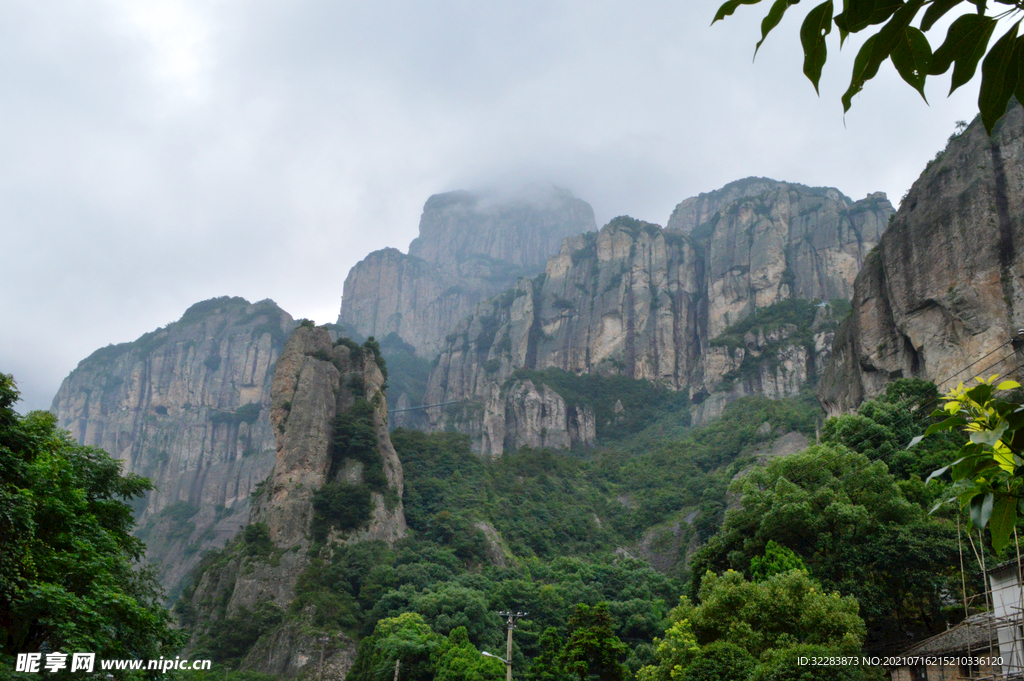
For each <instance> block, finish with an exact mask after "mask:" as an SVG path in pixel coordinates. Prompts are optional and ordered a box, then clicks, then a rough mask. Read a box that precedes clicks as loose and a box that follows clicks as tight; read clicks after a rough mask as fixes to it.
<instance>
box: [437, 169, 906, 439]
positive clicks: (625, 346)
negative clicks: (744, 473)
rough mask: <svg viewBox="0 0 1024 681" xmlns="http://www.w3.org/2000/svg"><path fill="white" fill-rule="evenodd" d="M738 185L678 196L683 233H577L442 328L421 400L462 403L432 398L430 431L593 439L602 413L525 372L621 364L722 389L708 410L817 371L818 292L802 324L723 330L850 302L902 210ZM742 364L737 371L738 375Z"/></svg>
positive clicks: (667, 381) (696, 387) (790, 189)
mask: <svg viewBox="0 0 1024 681" xmlns="http://www.w3.org/2000/svg"><path fill="white" fill-rule="evenodd" d="M734 184H737V185H742V186H741V188H740V189H737V188H736V187H735V186H733V185H729V186H727V187H726V188H724V189H722V190H720V192H718V193H716V192H712V193H711V194H707V195H702V197H701V198H700V201H699V203H700V205H699V206H696V205H695V204H694V203H693V200H690V201H691V203H689V204H687V202H684V203H683V204H680V208H677V210H676V213H675V214H674V224H675V225H676V229H662V228H660V227H658V226H657V225H653V224H649V223H644V222H640V221H638V220H634V219H632V218H625V217H623V218H616V219H615V220H613V221H612V222H610V223H609V224H608V225H606V226H605V227H604V228H602V229H601V230H600V232H598V233H596V234H593V233H591V234H584V235H580V236H575V237H570V238H568V239H566V240H565V241H564V242H563V245H562V249H561V251H560V252H559V253H558V255H556V256H553V257H552V258H550V259H549V260H548V264H547V268H546V271H545V273H544V274H543V275H540V276H538V277H536V278H535V279H533V280H532V281H530V280H520V281H519V282H518V283H517V284H516V286H515V287H513V288H512V289H510V290H508V291H506V292H505V293H502V294H501V295H499V296H496V297H494V298H492V299H490V300H488V301H486V302H483V303H481V304H480V305H479V306H478V307H477V308H476V310H475V311H474V314H473V315H472V316H470V317H468V318H466V319H464V320H462V321H461V322H460V323H459V324H458V325H457V326H455V327H454V329H453V331H452V333H450V334H449V335H448V336H447V337H446V339H445V344H444V347H443V349H442V351H441V353H440V357H439V359H438V361H437V365H436V366H435V368H434V370H433V371H432V372H431V375H430V379H429V381H428V385H427V393H426V396H425V398H424V399H425V401H426V402H427V403H431V404H436V403H442V402H452V401H457V400H463V401H464V403H463V405H460V406H458V407H457V408H454V407H448V408H446V409H441V408H437V409H432V410H430V411H429V412H428V415H429V418H430V425H431V427H432V428H435V429H442V428H448V427H456V428H458V429H459V430H462V431H464V432H468V433H470V434H471V435H472V436H473V437H474V446H475V448H476V449H477V450H478V451H481V452H484V453H488V454H491V455H497V454H500V452H501V451H502V449H503V448H510V447H515V446H517V443H526V442H533V441H536V439H537V437H536V436H537V434H538V433H541V432H543V433H545V437H546V438H548V439H550V440H551V442H564V441H575V438H573V437H570V432H571V431H573V430H575V432H576V433H577V437H578V438H579V439H580V440H582V441H585V440H587V439H588V438H589V439H592V438H593V435H594V433H593V431H591V430H589V429H588V428H587V426H585V425H584V426H582V428H581V427H580V426H579V425H578V424H586V423H589V422H590V421H592V418H591V417H588V416H587V415H586V414H585V413H580V414H575V415H572V416H570V414H571V412H570V411H568V408H567V407H566V405H565V404H564V403H560V402H559V397H558V394H557V393H554V394H548V393H546V392H545V391H544V390H543V388H542V387H541V386H538V385H536V384H532V385H531V386H526V385H525V384H523V383H522V382H521V381H520V380H519V378H518V377H517V371H519V370H522V369H527V370H544V369H560V370H563V371H566V372H571V373H574V374H588V373H598V374H601V375H621V376H626V377H628V378H632V379H637V380H646V381H651V382H653V383H656V384H659V385H663V386H667V387H669V388H671V389H673V390H686V391H688V392H689V394H690V395H691V396H693V397H694V398H695V400H697V401H703V400H704V399H705V398H708V397H711V398H713V399H712V401H711V402H710V403H708V405H709V406H708V407H707V408H703V409H701V410H698V417H699V418H710V417H712V416H716V415H717V414H718V413H720V411H721V408H722V406H724V404H725V402H727V401H729V400H731V399H735V398H736V397H739V396H742V395H744V394H751V393H758V394H761V393H763V394H770V395H773V396H786V395H792V394H795V393H796V392H798V391H799V390H800V388H801V387H802V386H804V385H806V384H807V383H808V382H809V381H812V380H813V379H814V378H816V375H817V371H818V370H819V369H820V368H821V367H822V366H824V353H827V351H828V347H829V342H830V341H831V338H830V337H829V336H828V334H830V333H831V331H832V330H833V329H834V319H833V315H832V314H831V311H832V307H831V306H828V305H826V306H825V307H824V308H822V310H821V311H820V312H821V314H820V317H821V319H819V320H818V321H817V327H816V328H815V329H811V327H812V326H814V322H815V317H816V316H817V311H816V310H815V309H813V308H812V306H811V305H810V304H809V303H808V304H805V305H804V306H803V308H802V314H803V316H804V317H805V318H806V317H807V314H806V313H807V312H808V310H809V311H810V317H809V318H807V319H806V321H805V323H803V325H802V326H801V325H800V324H791V326H792V327H793V328H790V327H789V326H786V323H779V324H775V325H774V326H771V325H770V324H769V321H773V320H774V321H778V319H776V317H777V315H770V319H769V320H766V321H765V323H764V324H762V325H761V326H757V325H752V326H749V328H746V329H744V334H746V333H749V334H750V337H749V338H743V339H741V340H740V342H739V343H734V344H733V345H732V346H728V345H726V346H722V345H721V344H719V345H718V346H716V345H715V344H714V343H713V341H714V340H715V339H716V338H719V337H720V336H722V335H723V334H726V333H727V332H729V331H731V330H735V327H736V325H737V324H740V323H742V322H743V321H744V320H746V319H748V317H750V316H751V315H754V314H755V313H757V312H759V311H764V310H767V309H769V308H772V306H774V305H779V304H782V303H785V302H786V301H792V300H803V301H810V300H824V301H828V300H831V299H837V300H841V299H845V298H847V297H848V296H849V295H850V293H851V292H852V283H853V279H854V277H855V275H856V272H857V269H858V268H859V266H860V264H861V263H862V262H863V260H864V258H865V257H866V255H867V253H868V251H869V250H870V249H871V248H872V247H873V246H874V245H875V244H876V243H877V241H878V238H879V236H880V234H881V232H882V231H883V230H884V228H885V226H886V224H887V223H888V216H889V215H890V214H891V213H892V206H891V205H890V204H889V202H888V201H887V200H886V199H885V196H884V195H883V194H872V195H870V196H869V197H868V198H866V199H864V200H862V201H858V202H854V201H852V200H850V199H848V198H846V197H844V196H843V195H842V194H840V193H839V192H838V191H837V190H835V189H829V188H812V187H804V186H802V185H796V184H788V183H782V182H774V181H771V180H748V181H742V182H741V183H734ZM741 189H742V191H741ZM747 190H749V191H750V192H751V193H750V194H747V193H745V192H746V191H747ZM755 190H756V191H757V193H753V192H754V191H755ZM737 195H738V196H739V198H733V197H734V196H737ZM687 206H688V207H687ZM711 208H717V210H716V211H715V212H714V213H711V214H710V215H709V216H708V215H706V214H707V213H708V211H710V210H711ZM687 216H689V217H687ZM791 311H792V312H794V313H796V312H797V311H796V310H795V309H794V310H791ZM769 327H770V328H769ZM797 327H799V328H797ZM741 335H743V334H741ZM787 338H788V339H790V340H789V342H784V341H785V340H786V339H787ZM762 355H763V357H762ZM753 359H758V362H757V363H756V366H757V368H756V370H753V371H752V370H750V369H751V367H750V365H751V362H752V360H753ZM741 368H743V380H742V381H739V382H738V383H737V382H736V381H735V380H733V378H734V376H731V374H736V373H737V372H738V371H740V369H741ZM724 383H728V385H723V384H724ZM737 386H738V387H737ZM534 404H537V405H543V408H540V407H537V408H534V407H533V406H531V405H534ZM712 405H713V406H712ZM563 414H565V416H564V417H563ZM531 415H532V416H531ZM556 431H557V432H556Z"/></svg>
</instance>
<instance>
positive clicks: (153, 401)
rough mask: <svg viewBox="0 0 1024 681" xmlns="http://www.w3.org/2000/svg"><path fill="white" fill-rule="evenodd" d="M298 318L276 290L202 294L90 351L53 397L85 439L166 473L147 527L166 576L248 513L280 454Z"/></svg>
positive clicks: (177, 572) (147, 513)
mask: <svg viewBox="0 0 1024 681" xmlns="http://www.w3.org/2000/svg"><path fill="white" fill-rule="evenodd" d="M293 327H294V322H293V321H292V318H291V316H290V315H288V313H286V312H284V311H283V310H281V309H280V308H279V307H278V306H277V305H275V304H274V303H273V302H272V301H270V300H265V301H262V302H259V303H255V304H249V303H248V302H247V301H245V300H244V299H242V298H226V297H225V298H215V299H213V300H208V301H205V302H202V303H197V304H196V305H193V306H192V307H191V308H189V309H188V310H187V311H186V312H185V314H184V315H183V316H182V318H181V319H180V320H178V321H177V322H174V323H172V324H168V325H167V326H166V327H164V328H162V329H158V330H157V331H154V332H151V333H147V334H145V335H144V336H142V337H141V338H140V339H139V340H137V341H135V342H132V343H122V344H120V345H115V346H108V347H106V348H102V349H100V350H98V351H96V352H95V353H93V354H92V355H90V356H89V357H88V358H86V359H85V360H83V361H82V362H81V363H80V364H79V365H78V368H76V369H75V370H74V371H72V372H71V374H70V375H69V376H68V377H67V378H66V379H64V382H63V383H62V384H61V387H60V390H59V391H58V392H57V396H56V397H55V398H54V400H53V406H52V407H51V411H53V412H54V413H55V414H56V415H57V418H58V420H59V422H60V425H61V427H63V428H67V429H68V430H69V431H71V434H72V435H73V436H74V437H75V438H76V439H77V440H78V441H79V442H80V443H82V444H86V445H91V446H95V447H100V448H102V449H104V450H106V451H107V452H108V453H109V454H110V455H111V456H113V457H114V458H117V459H119V460H121V461H124V462H125V470H126V471H130V472H132V473H137V474H139V475H144V476H146V477H149V478H151V479H152V480H153V482H154V483H156V485H157V489H156V490H154V491H152V492H150V493H149V494H148V495H147V497H146V498H145V500H144V501H143V503H142V508H141V509H140V512H139V513H140V516H139V531H140V534H141V535H142V536H143V537H144V538H145V540H146V542H147V545H148V547H149V553H148V557H149V558H150V559H151V560H153V561H155V562H157V563H159V565H160V567H159V570H160V573H159V574H160V580H161V582H162V583H163V585H164V586H165V588H168V589H170V590H172V591H173V589H174V587H175V586H176V585H177V584H178V582H179V581H180V580H181V578H182V577H184V576H185V575H186V574H187V573H188V571H189V570H190V569H191V568H192V567H194V565H195V564H196V563H197V562H198V559H199V555H200V553H201V551H202V550H204V549H208V548H212V547H216V546H222V545H223V544H224V542H225V541H226V540H227V539H230V538H231V537H233V536H234V535H235V533H236V532H237V531H238V528H239V526H240V525H241V524H244V523H245V522H246V520H247V519H248V516H249V506H250V501H249V497H250V494H251V493H252V491H253V490H254V489H255V487H256V485H257V483H259V482H260V481H261V480H263V479H264V478H266V476H267V474H268V473H269V472H270V470H271V468H272V467H273V465H274V449H275V444H274V433H273V430H272V428H271V424H270V403H271V399H270V397H271V396H270V393H271V381H272V378H273V371H274V365H275V363H276V362H277V358H278V355H279V354H280V352H281V349H282V347H283V345H284V340H285V338H286V337H287V335H288V333H289V332H291V330H292V328H293Z"/></svg>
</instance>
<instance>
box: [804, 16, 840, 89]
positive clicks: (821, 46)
mask: <svg viewBox="0 0 1024 681" xmlns="http://www.w3.org/2000/svg"><path fill="white" fill-rule="evenodd" d="M832 11H833V5H832V0H826V2H823V3H821V4H820V5H818V6H817V7H815V8H814V9H812V10H811V11H810V12H808V13H807V17H806V18H805V19H804V23H803V25H802V26H801V27H800V44H801V45H803V48H804V75H805V76H807V78H808V79H809V80H810V81H811V82H812V83H814V91H815V92H818V81H819V80H821V68H822V67H823V66H824V65H825V59H826V57H827V56H828V49H827V48H826V47H825V36H827V35H828V34H829V32H831V31H832ZM819 94H821V93H820V92H819Z"/></svg>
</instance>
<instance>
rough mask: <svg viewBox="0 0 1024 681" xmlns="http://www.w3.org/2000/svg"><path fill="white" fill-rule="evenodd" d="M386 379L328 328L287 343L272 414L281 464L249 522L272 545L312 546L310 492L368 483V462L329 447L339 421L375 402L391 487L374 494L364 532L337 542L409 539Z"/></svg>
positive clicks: (304, 329)
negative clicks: (260, 527)
mask: <svg viewBox="0 0 1024 681" xmlns="http://www.w3.org/2000/svg"><path fill="white" fill-rule="evenodd" d="M384 381H385V379H384V374H383V373H382V372H381V369H380V367H379V366H378V364H377V358H376V357H375V355H374V353H373V352H371V351H369V350H368V349H367V348H366V347H365V346H364V347H363V348H360V347H359V346H355V345H354V344H352V345H351V346H350V345H346V344H344V343H339V344H336V345H335V344H332V343H331V337H330V334H329V332H328V331H327V330H326V329H323V328H314V327H312V326H301V327H299V328H298V329H296V331H295V333H293V334H292V336H291V338H289V339H288V343H287V344H286V345H285V349H284V352H283V353H282V354H281V359H280V361H279V362H278V366H277V370H276V371H275V375H274V388H273V402H272V405H271V412H270V417H271V422H272V423H273V425H274V428H275V430H276V432H277V461H276V463H275V465H274V471H273V473H272V474H271V475H270V478H269V479H268V481H267V484H266V487H265V489H263V490H261V494H260V495H259V497H258V499H257V503H256V505H255V506H254V508H253V511H252V522H253V523H265V524H266V525H267V529H268V531H269V534H270V540H271V541H272V542H274V544H275V545H277V546H279V547H282V548H292V547H295V546H302V547H305V546H308V545H309V542H310V528H311V521H312V518H313V495H314V493H315V492H316V491H317V490H319V489H320V488H322V487H323V486H324V485H325V484H327V483H328V482H336V481H342V480H344V481H346V482H348V483H351V484H353V485H360V484H363V482H364V481H363V476H362V474H361V472H360V469H359V466H362V465H363V464H360V463H354V464H351V465H349V463H350V462H349V460H345V461H344V462H339V460H338V456H337V455H336V454H335V453H333V451H332V444H331V443H332V436H333V433H332V428H333V426H332V422H333V420H334V417H335V416H336V415H338V414H340V413H342V412H346V411H349V410H351V409H352V408H353V405H354V404H355V402H356V401H357V400H359V399H363V400H366V401H367V402H368V403H369V404H370V405H372V414H371V418H372V427H373V431H374V436H375V438H376V448H377V453H378V455H379V456H380V458H381V461H382V464H383V473H384V478H385V487H386V490H375V491H373V492H372V494H371V495H370V503H371V508H372V510H371V512H370V520H369V522H368V523H367V524H366V526H365V527H360V528H359V529H357V530H355V531H353V532H349V533H347V534H344V535H343V536H342V535H338V536H337V537H334V538H336V539H339V540H344V541H364V540H368V539H379V540H383V541H386V542H388V543H389V544H392V543H394V542H395V541H396V540H398V539H399V538H401V537H402V536H404V535H405V531H406V526H405V514H404V513H403V511H402V493H403V481H402V464H401V462H399V460H398V454H397V453H396V452H395V448H394V447H393V446H392V444H391V437H390V435H389V434H388V427H387V413H388V409H387V399H386V397H385V395H384ZM352 466H356V467H355V468H353V467H352ZM387 491H390V492H392V493H393V494H392V495H391V496H392V498H394V499H395V501H394V503H393V504H390V503H388V502H387V501H386V498H385V495H386V493H387Z"/></svg>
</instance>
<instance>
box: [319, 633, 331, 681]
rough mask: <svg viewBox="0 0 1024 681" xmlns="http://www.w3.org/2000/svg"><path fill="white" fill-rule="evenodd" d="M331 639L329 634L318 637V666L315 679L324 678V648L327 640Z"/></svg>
mask: <svg viewBox="0 0 1024 681" xmlns="http://www.w3.org/2000/svg"><path fill="white" fill-rule="evenodd" d="M330 640H331V637H330V636H321V637H320V666H319V667H317V669H316V679H317V681H321V679H323V678H324V648H325V647H327V642H328V641H330Z"/></svg>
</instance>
